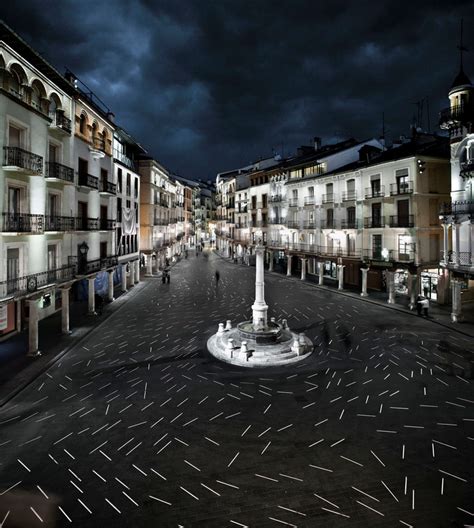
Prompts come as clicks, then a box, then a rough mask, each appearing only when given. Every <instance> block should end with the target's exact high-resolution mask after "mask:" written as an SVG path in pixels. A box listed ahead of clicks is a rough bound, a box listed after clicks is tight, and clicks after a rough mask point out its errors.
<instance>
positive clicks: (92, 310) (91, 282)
mask: <svg viewBox="0 0 474 528" xmlns="http://www.w3.org/2000/svg"><path fill="white" fill-rule="evenodd" d="M94 281H95V277H93V278H89V279H87V282H88V303H89V305H88V308H89V312H88V313H89V315H97V314H96V313H95V287H94Z"/></svg>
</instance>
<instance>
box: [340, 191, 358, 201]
mask: <svg viewBox="0 0 474 528" xmlns="http://www.w3.org/2000/svg"><path fill="white" fill-rule="evenodd" d="M356 199H357V192H356V191H344V192H343V193H342V201H343V202H351V201H354V200H356Z"/></svg>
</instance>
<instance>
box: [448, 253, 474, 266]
mask: <svg viewBox="0 0 474 528" xmlns="http://www.w3.org/2000/svg"><path fill="white" fill-rule="evenodd" d="M441 260H442V261H443V260H444V254H443V252H441ZM447 263H448V267H449V268H472V267H474V254H473V253H471V252H470V251H448V255H447Z"/></svg>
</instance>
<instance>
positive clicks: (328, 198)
mask: <svg viewBox="0 0 474 528" xmlns="http://www.w3.org/2000/svg"><path fill="white" fill-rule="evenodd" d="M333 202H334V194H333V193H330V194H323V204H325V203H333Z"/></svg>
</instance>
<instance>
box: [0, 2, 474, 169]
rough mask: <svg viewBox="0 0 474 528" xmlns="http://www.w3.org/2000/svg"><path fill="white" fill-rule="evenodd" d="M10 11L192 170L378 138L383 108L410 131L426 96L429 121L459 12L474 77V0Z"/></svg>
mask: <svg viewBox="0 0 474 528" xmlns="http://www.w3.org/2000/svg"><path fill="white" fill-rule="evenodd" d="M0 15H1V16H2V17H3V18H4V20H5V21H6V22H7V24H9V25H10V26H11V27H12V28H13V29H14V30H16V31H17V32H18V33H19V34H20V35H21V36H22V37H23V38H24V39H25V40H27V41H28V42H29V43H30V44H31V45H32V46H33V47H34V48H35V49H36V50H38V51H39V52H41V53H42V54H43V55H44V56H45V57H46V58H47V59H48V60H49V61H50V62H52V63H53V64H54V65H55V66H56V67H57V68H58V69H59V70H60V71H61V72H63V71H64V67H68V68H69V69H70V70H72V71H73V72H74V73H75V74H76V75H77V76H79V77H80V78H81V79H82V80H84V81H85V82H86V83H87V84H88V85H89V86H90V87H91V88H92V89H93V90H94V91H95V92H96V93H97V95H99V97H101V98H102V99H103V100H104V101H105V102H106V103H107V105H108V106H109V107H110V108H111V109H112V110H113V111H114V112H115V114H116V120H117V122H118V123H119V124H121V125H122V126H123V127H124V128H126V129H127V130H128V131H129V132H130V133H131V134H132V135H134V136H135V137H136V139H137V140H138V141H139V142H140V143H142V144H143V146H145V148H147V150H148V151H149V153H150V154H151V155H153V156H154V157H155V158H157V159H158V160H159V161H160V162H162V163H163V164H164V165H165V166H167V167H168V168H169V169H170V170H173V171H175V172H177V173H179V174H181V175H182V176H185V177H190V178H203V179H208V178H212V179H213V178H214V177H215V175H216V173H217V172H219V171H223V170H227V169H231V168H234V167H237V166H240V165H244V164H246V163H248V162H250V161H254V160H256V159H258V158H259V157H264V156H267V155H271V153H272V148H273V149H275V150H277V151H278V152H280V151H281V149H282V145H283V149H284V154H288V153H290V152H293V151H294V150H295V148H296V147H297V146H298V145H299V144H307V143H309V141H310V139H311V138H312V137H313V136H321V137H322V138H323V141H324V142H327V141H333V140H335V139H340V138H345V137H350V136H355V137H357V138H360V139H364V138H366V137H372V136H378V135H380V132H381V121H382V117H381V116H382V112H384V113H385V121H386V128H387V129H388V132H389V133H390V134H391V135H392V136H396V135H399V134H407V133H408V130H409V125H410V122H411V121H412V117H413V115H414V114H415V113H416V106H415V105H414V104H413V103H414V102H416V101H418V100H421V99H423V98H425V97H429V105H430V110H431V112H430V117H431V127H432V129H433V128H434V127H435V126H436V116H437V112H438V110H439V109H440V108H441V107H443V106H447V99H446V97H447V91H448V89H449V87H450V85H451V82H452V81H453V79H454V77H455V75H456V73H457V71H458V64H459V62H458V61H459V59H458V54H457V50H456V44H457V42H458V40H459V24H460V18H461V16H464V25H465V29H466V30H465V42H466V45H467V46H468V47H470V48H471V50H472V51H471V52H469V53H467V54H466V55H465V70H466V73H468V74H469V75H471V78H472V77H474V34H473V32H472V30H471V28H472V27H473V26H474V2H473V1H464V0H450V1H449V2H448V0H444V1H433V2H427V1H424V0H411V1H410V2H408V1H405V0H398V1H392V0H388V1H385V0H380V1H377V2H376V1H369V2H367V1H363V0H359V1H357V2H356V1H351V0H344V1H340V0H331V1H328V0H311V1H305V0H287V1H281V0H250V1H249V0H221V1H210V0H171V1H164V0H60V1H58V0H54V1H52V0H16V1H8V0H5V1H4V2H2V9H1V10H0ZM425 108H426V106H425ZM425 126H427V119H426V112H425Z"/></svg>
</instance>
